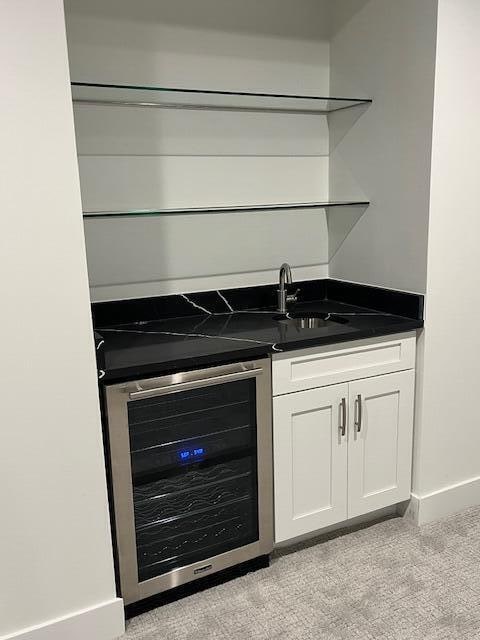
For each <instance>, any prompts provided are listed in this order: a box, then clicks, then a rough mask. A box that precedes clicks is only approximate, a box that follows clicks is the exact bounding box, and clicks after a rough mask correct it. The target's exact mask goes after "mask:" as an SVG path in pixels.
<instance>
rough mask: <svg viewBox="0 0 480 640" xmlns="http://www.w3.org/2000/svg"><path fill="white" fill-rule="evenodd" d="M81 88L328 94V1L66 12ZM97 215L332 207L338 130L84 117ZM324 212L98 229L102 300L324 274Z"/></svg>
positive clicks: (81, 134)
mask: <svg viewBox="0 0 480 640" xmlns="http://www.w3.org/2000/svg"><path fill="white" fill-rule="evenodd" d="M65 4H66V14H67V32H68V44H69V55H70V68H71V75H72V79H74V80H77V81H90V82H92V81H93V82H106V83H115V82H116V83H131V84H146V85H157V86H173V87H187V88H189V87H190V88H192V87H193V88H210V89H223V90H233V91H235V90H243V91H267V92H279V93H296V92H298V93H306V94H308V93H311V94H313V95H318V94H320V95H322V94H324V95H328V90H329V45H328V39H327V38H328V27H329V23H328V12H327V8H328V7H327V5H328V3H327V2H326V0H321V1H319V0H301V1H299V0H263V1H262V2H261V3H258V2H256V1H254V0H247V1H245V2H237V1H236V0H201V1H200V2H199V1H198V0H177V1H176V2H171V1H169V0H160V1H158V0H155V1H153V0H138V1H137V2H135V3H131V2H130V1H129V0H120V1H119V0H101V1H100V2H98V1H97V0H67V1H66V3H65ZM75 112H76V129H77V142H78V150H79V155H80V175H81V182H82V196H83V206H84V209H85V210H112V209H114V210H115V209H123V208H127V209H128V208H129V207H135V208H142V209H143V208H151V207H155V206H163V207H167V208H169V207H170V208H173V207H183V206H185V207H188V206H190V207H195V206H215V205H222V204H225V205H234V204H250V203H271V202H282V201H287V202H299V201H300V202H302V201H311V200H326V199H328V157H327V156H328V152H329V140H328V127H327V120H326V117H325V116H308V115H282V114H271V113H266V114H265V113H264V114H258V113H253V114H252V113H248V114H245V113H242V114H239V113H221V112H215V111H210V112H195V111H170V110H168V111H164V110H146V109H135V108H132V109H130V108H119V107H104V106H103V107H98V106H96V107H93V106H84V105H82V106H78V107H76V109H75ZM326 225H327V222H326V214H325V212H324V211H321V210H320V211H316V212H314V213H313V214H312V212H311V211H304V212H302V211H293V212H288V213H282V214H280V215H276V214H263V213H249V214H245V215H243V214H242V215H241V216H232V215H229V214H224V215H215V216H213V215H202V216H199V217H193V216H191V217H181V218H172V217H168V218H162V219H154V220H145V219H144V220H141V221H139V220H138V219H137V220H131V221H128V220H126V221H123V222H122V223H118V222H117V221H115V220H107V221H98V220H94V221H91V220H89V221H87V222H86V225H85V227H86V238H87V253H88V263H89V274H90V283H91V287H92V297H93V298H94V299H96V300H100V299H103V300H104V299H111V298H121V297H133V296H138V295H155V294H161V293H171V292H176V291H193V290H199V289H203V288H217V287H221V286H226V287H228V286H238V285H242V284H244V285H246V284H255V283H266V282H273V281H274V280H275V279H276V277H277V272H278V268H279V266H280V264H281V263H282V262H284V261H285V260H287V261H289V262H290V263H291V264H292V266H294V267H297V268H296V270H295V277H296V278H297V279H298V278H302V277H319V276H325V275H326V274H327V263H328V233H327V229H326Z"/></svg>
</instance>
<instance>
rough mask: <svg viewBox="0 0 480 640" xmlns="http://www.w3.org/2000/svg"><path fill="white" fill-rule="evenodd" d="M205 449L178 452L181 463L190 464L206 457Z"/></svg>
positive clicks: (197, 448)
mask: <svg viewBox="0 0 480 640" xmlns="http://www.w3.org/2000/svg"><path fill="white" fill-rule="evenodd" d="M205 453H206V451H205V447H195V448H194V449H183V450H182V451H179V452H178V459H179V460H180V462H189V461H190V460H198V458H203V456H204V455H205Z"/></svg>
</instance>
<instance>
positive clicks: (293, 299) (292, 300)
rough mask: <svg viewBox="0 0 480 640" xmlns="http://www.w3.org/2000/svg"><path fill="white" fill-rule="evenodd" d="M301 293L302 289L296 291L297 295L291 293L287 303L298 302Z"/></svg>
mask: <svg viewBox="0 0 480 640" xmlns="http://www.w3.org/2000/svg"><path fill="white" fill-rule="evenodd" d="M299 293H300V289H297V290H296V291H295V293H289V294H287V298H286V301H287V302H297V300H298V294H299Z"/></svg>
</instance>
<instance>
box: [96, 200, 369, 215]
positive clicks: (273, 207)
mask: <svg viewBox="0 0 480 640" xmlns="http://www.w3.org/2000/svg"><path fill="white" fill-rule="evenodd" d="M369 204H370V202H367V201H360V200H358V201H353V200H345V201H337V202H287V203H275V204H251V205H240V206H236V207H193V208H184V209H138V210H131V211H84V212H83V217H84V218H125V217H140V216H163V215H167V216H175V215H190V214H195V213H239V212H242V211H277V210H283V211H292V210H295V209H330V208H332V207H365V208H366V207H368V206H369Z"/></svg>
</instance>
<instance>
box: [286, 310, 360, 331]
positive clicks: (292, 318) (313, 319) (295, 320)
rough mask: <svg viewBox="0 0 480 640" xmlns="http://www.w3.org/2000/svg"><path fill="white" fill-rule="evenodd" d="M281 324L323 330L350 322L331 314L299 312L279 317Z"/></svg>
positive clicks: (296, 327)
mask: <svg viewBox="0 0 480 640" xmlns="http://www.w3.org/2000/svg"><path fill="white" fill-rule="evenodd" d="M277 321H278V322H279V323H280V324H284V325H287V326H290V327H294V328H295V329H321V328H322V327H328V326H329V325H331V324H346V323H347V322H348V320H346V319H345V318H340V317H338V316H335V315H333V316H332V315H330V314H329V313H314V312H312V313H309V312H303V313H301V312H297V313H287V314H286V315H285V316H279V317H277Z"/></svg>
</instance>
